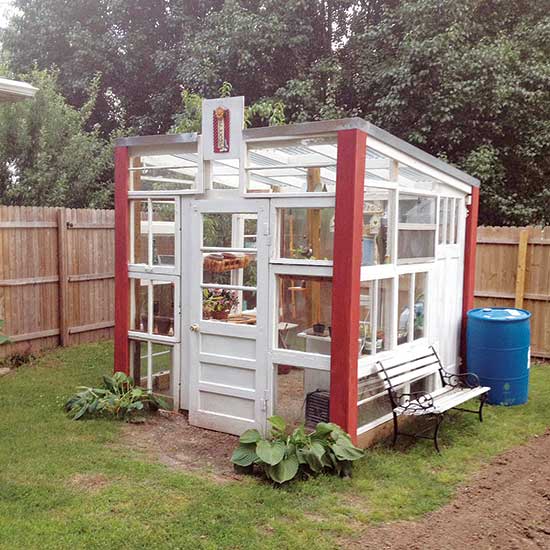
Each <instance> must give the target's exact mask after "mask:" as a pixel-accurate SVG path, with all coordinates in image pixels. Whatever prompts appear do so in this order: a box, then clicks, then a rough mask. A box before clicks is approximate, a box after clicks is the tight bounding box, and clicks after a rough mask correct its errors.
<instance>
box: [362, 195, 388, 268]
mask: <svg viewBox="0 0 550 550" xmlns="http://www.w3.org/2000/svg"><path fill="white" fill-rule="evenodd" d="M393 196H394V192H393V191H390V190H388V189H378V188H375V187H366V188H365V200H364V206H363V262H362V265H380V264H387V263H391V261H392V255H391V230H392V229H391V228H392V224H391V222H390V218H391V210H390V208H391V206H390V199H391V198H393Z"/></svg>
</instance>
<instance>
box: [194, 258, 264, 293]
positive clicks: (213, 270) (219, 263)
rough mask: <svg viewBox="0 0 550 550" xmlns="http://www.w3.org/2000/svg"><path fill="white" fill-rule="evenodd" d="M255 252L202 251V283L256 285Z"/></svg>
mask: <svg viewBox="0 0 550 550" xmlns="http://www.w3.org/2000/svg"><path fill="white" fill-rule="evenodd" d="M256 273H257V267H256V254H253V253H250V254H242V253H237V252H236V253H233V252H222V253H213V254H209V253H204V254H203V276H202V282H203V283H204V284H215V285H233V286H251V287H255V286H256Z"/></svg>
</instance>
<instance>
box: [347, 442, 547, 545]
mask: <svg viewBox="0 0 550 550" xmlns="http://www.w3.org/2000/svg"><path fill="white" fill-rule="evenodd" d="M549 456H550V432H548V433H546V434H544V435H543V436H540V437H536V438H534V439H533V440H532V441H531V442H530V443H528V444H527V445H524V446H522V447H517V448H515V449H512V450H511V451H508V452H507V453H504V454H502V455H500V456H498V457H497V458H496V459H494V460H493V461H492V462H491V463H490V464H489V465H488V466H487V467H485V468H484V469H483V470H482V471H481V472H480V473H479V474H478V475H477V476H476V477H475V479H474V480H472V481H471V482H470V483H469V484H468V485H466V486H463V487H461V488H460V489H459V490H458V493H457V496H456V497H455V498H454V499H453V501H452V502H450V503H449V504H448V505H446V506H444V507H443V508H441V509H439V510H437V511H436V512H433V513H431V514H428V515H427V516H426V517H425V518H423V519H422V520H420V521H414V522H413V521H407V522H396V523H392V524H386V525H384V526H380V527H374V528H370V529H368V530H367V531H366V532H365V533H364V535H363V537H362V538H361V540H360V541H358V542H356V543H350V544H346V545H344V546H343V547H346V548H362V549H364V548H376V549H377V550H380V549H384V548H389V549H392V550H400V549H407V550H420V549H422V550H435V549H438V550H439V549H440V548H449V549H463V548H467V547H472V548H473V547H477V548H491V549H497V548H498V549H518V550H519V549H521V550H523V549H527V548H550V460H549V459H548V457H549Z"/></svg>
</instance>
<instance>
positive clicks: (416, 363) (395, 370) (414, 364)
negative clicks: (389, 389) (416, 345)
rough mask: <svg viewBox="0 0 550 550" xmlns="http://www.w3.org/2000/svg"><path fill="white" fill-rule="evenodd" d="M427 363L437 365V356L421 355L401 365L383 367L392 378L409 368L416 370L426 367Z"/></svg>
mask: <svg viewBox="0 0 550 550" xmlns="http://www.w3.org/2000/svg"><path fill="white" fill-rule="evenodd" d="M429 365H439V361H438V360H437V357H436V356H435V355H433V354H432V355H430V356H429V357H423V358H422V359H413V360H411V361H409V362H408V363H405V364H403V365H397V366H395V367H386V365H384V368H385V369H386V372H387V373H388V376H389V377H390V378H392V377H394V376H397V375H399V374H402V373H403V372H408V371H410V370H417V369H420V368H422V367H427V366H429Z"/></svg>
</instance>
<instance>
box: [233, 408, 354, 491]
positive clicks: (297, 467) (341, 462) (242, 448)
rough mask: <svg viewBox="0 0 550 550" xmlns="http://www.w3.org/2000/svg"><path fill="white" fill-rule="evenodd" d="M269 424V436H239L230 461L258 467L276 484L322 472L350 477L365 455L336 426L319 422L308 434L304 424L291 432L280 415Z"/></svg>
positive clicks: (272, 418)
mask: <svg viewBox="0 0 550 550" xmlns="http://www.w3.org/2000/svg"><path fill="white" fill-rule="evenodd" d="M268 421H269V423H270V424H271V433H270V436H269V437H268V438H264V437H262V435H261V434H260V432H258V430H247V431H246V432H244V433H243V435H242V436H241V437H240V440H239V445H238V447H237V448H236V449H235V451H234V452H233V456H232V457H231V462H233V464H234V465H235V466H236V467H238V468H242V469H249V470H251V469H252V468H253V467H254V465H257V466H258V467H260V468H261V469H262V470H263V472H264V473H265V475H266V476H267V477H268V478H269V479H271V480H272V481H274V482H275V483H285V482H286V481H290V480H291V479H293V478H295V477H296V476H301V477H308V476H312V475H315V474H319V473H321V472H326V473H335V474H338V475H340V476H349V475H351V469H352V463H353V461H354V460H358V459H359V458H362V457H363V455H364V453H363V451H362V450H361V449H358V448H357V447H355V445H353V443H352V441H351V438H350V436H349V435H348V434H347V433H346V432H345V431H344V430H343V429H342V428H340V426H338V425H336V424H332V423H328V422H319V424H317V426H316V427H315V430H314V431H312V432H309V433H308V432H306V430H305V428H304V426H303V425H301V426H299V427H297V428H296V429H295V430H293V431H292V432H290V433H288V431H287V426H286V423H285V421H284V419H283V418H281V417H280V416H272V417H270V418H268Z"/></svg>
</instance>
